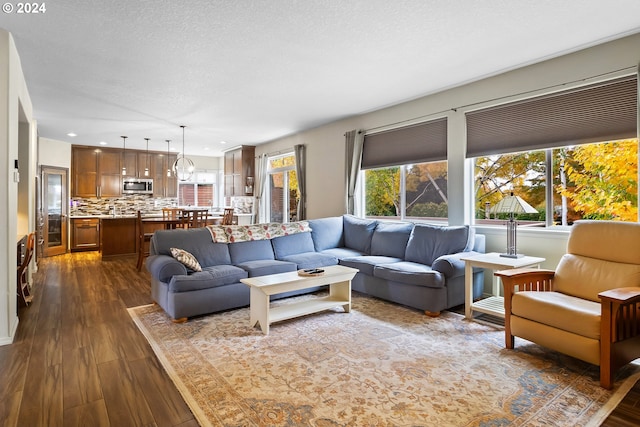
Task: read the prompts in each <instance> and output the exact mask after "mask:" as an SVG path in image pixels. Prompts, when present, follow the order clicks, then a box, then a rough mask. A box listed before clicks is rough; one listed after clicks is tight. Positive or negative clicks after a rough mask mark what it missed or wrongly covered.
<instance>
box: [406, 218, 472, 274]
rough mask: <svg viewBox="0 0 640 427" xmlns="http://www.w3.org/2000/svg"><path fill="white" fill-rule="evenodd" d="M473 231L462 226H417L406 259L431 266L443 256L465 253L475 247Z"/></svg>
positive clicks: (408, 244)
mask: <svg viewBox="0 0 640 427" xmlns="http://www.w3.org/2000/svg"><path fill="white" fill-rule="evenodd" d="M474 235H475V233H474V232H473V229H470V228H469V227H468V226H466V225H462V226H444V227H441V226H437V225H429V224H416V225H415V226H414V227H413V231H412V232H411V236H410V237H409V242H408V243H407V250H406V251H405V255H404V259H405V260H406V261H411V262H417V263H420V264H425V265H429V266H431V265H432V264H433V262H434V261H435V260H436V259H437V258H438V257H439V256H442V255H449V254H454V253H457V252H465V251H468V250H470V247H473V242H474Z"/></svg>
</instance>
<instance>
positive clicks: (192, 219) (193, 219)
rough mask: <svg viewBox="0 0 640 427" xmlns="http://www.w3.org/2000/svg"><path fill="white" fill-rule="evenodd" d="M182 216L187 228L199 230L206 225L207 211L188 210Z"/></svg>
mask: <svg viewBox="0 0 640 427" xmlns="http://www.w3.org/2000/svg"><path fill="white" fill-rule="evenodd" d="M183 215H184V218H185V223H186V225H187V227H188V228H200V227H204V226H206V225H207V220H208V219H209V209H188V210H185V211H183Z"/></svg>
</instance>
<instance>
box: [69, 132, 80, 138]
mask: <svg viewBox="0 0 640 427" xmlns="http://www.w3.org/2000/svg"><path fill="white" fill-rule="evenodd" d="M67 136H70V137H71V138H73V137H74V136H78V134H76V133H74V132H69V133H68V134H67Z"/></svg>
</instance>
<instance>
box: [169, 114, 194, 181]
mask: <svg viewBox="0 0 640 427" xmlns="http://www.w3.org/2000/svg"><path fill="white" fill-rule="evenodd" d="M180 127H181V128H182V153H180V154H178V157H177V158H176V161H175V162H174V163H173V168H172V169H173V173H174V175H175V176H176V177H178V180H180V181H189V180H190V179H191V177H192V176H193V171H194V170H195V166H194V165H193V162H192V161H191V159H189V158H187V157H185V155H184V128H185V127H186V126H184V125H181V126H180Z"/></svg>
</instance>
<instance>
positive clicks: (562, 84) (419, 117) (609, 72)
mask: <svg viewBox="0 0 640 427" xmlns="http://www.w3.org/2000/svg"><path fill="white" fill-rule="evenodd" d="M629 70H634V71H635V72H636V73H639V72H640V71H639V69H638V66H630V67H625V68H620V69H618V70H613V71H608V72H606V73H602V74H596V75H595V76H590V77H584V78H582V79H577V80H571V81H568V82H564V83H558V84H555V85H551V86H546V87H542V88H538V89H532V90H528V91H524V92H518V93H514V94H511V95H504V96H499V97H497V98H492V99H485V100H483V101H478V102H473V103H471V104H466V105H460V106H458V107H452V108H447V109H445V110H441V111H437V112H434V113H429V114H425V115H423V116H417V117H413V118H411V119H406V120H401V121H399V122H395V123H389V124H386V125H383V126H376V127H374V128H370V129H365V131H364V132H365V133H369V132H373V131H377V130H381V129H385V130H388V129H387V128H393V127H398V126H399V125H402V124H406V123H409V122H414V121H417V120H424V119H426V118H429V117H433V116H439V115H442V114H445V113H448V112H449V111H453V112H457V111H458V110H459V109H462V108H469V107H474V106H476V105H482V104H486V103H489V102H496V101H501V100H503V99H509V98H513V97H516V96H523V95H528V94H531V93H536V92H540V91H543V90H549V89H556V88H561V87H563V86H566V85H570V84H575V83H580V82H585V81H588V80H592V79H598V78H602V77H605V76H609V75H612V74H619V73H622V72H625V71H629Z"/></svg>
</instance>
